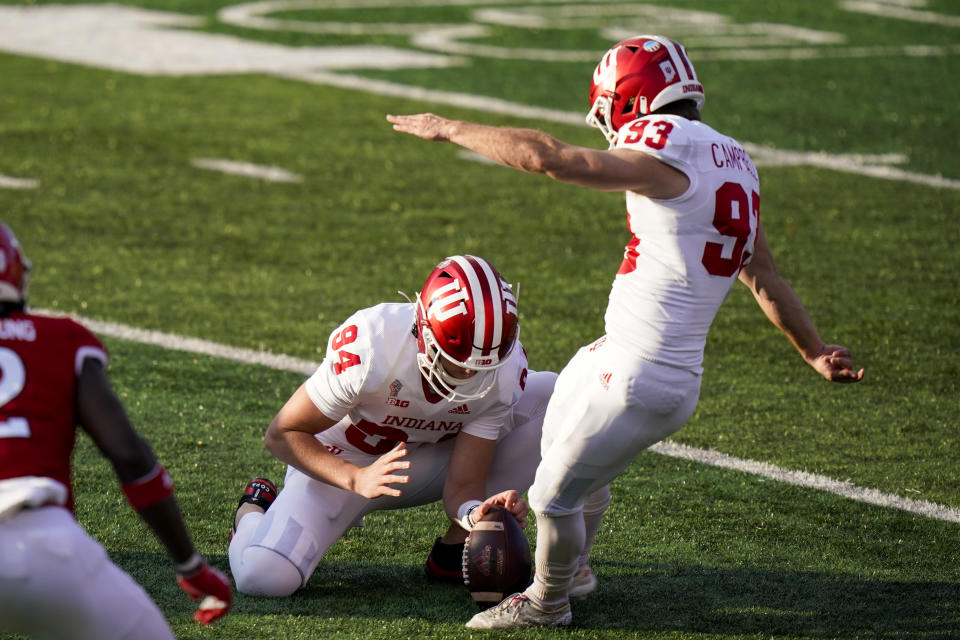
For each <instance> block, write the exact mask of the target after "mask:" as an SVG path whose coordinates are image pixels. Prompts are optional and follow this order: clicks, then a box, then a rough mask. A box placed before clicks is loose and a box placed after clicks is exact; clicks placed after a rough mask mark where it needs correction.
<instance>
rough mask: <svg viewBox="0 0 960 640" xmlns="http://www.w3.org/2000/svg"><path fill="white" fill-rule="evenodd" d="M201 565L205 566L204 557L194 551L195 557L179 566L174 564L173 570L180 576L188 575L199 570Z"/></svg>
mask: <svg viewBox="0 0 960 640" xmlns="http://www.w3.org/2000/svg"><path fill="white" fill-rule="evenodd" d="M201 564H203V556H201V555H200V554H199V553H197V552H196V551H194V552H193V555H192V556H190V557H189V558H187V559H186V560H184V561H183V562H181V563H179V564H178V563H176V562H174V563H173V570H174V571H176V572H177V573H178V574H180V575H187V574H190V573H193V572H194V571H196V570H197V569H199V568H200V565H201Z"/></svg>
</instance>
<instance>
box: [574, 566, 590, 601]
mask: <svg viewBox="0 0 960 640" xmlns="http://www.w3.org/2000/svg"><path fill="white" fill-rule="evenodd" d="M596 588H597V576H595V575H593V571H591V570H590V565H587V564H585V565H583V566H582V567H580V570H579V571H577V574H576V575H575V576H573V582H572V583H570V593H569V594H568V595H569V596H570V597H571V598H573V599H574V600H582V599H583V598H586V597H587V596H588V595H590V594H591V593H593V592H594V590H595V589H596Z"/></svg>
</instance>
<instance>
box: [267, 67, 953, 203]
mask: <svg viewBox="0 0 960 640" xmlns="http://www.w3.org/2000/svg"><path fill="white" fill-rule="evenodd" d="M283 75H285V76H287V77H289V78H291V79H296V80H301V81H303V82H310V83H313V84H319V85H330V86H334V87H339V88H342V89H351V90H357V91H366V92H368V93H373V94H376V95H382V96H390V97H394V98H403V99H407V100H419V101H421V102H431V103H435V104H443V105H448V106H452V107H461V108H465V109H474V110H476V111H485V112H487V113H497V114H500V115H508V116H516V117H518V118H528V119H532V120H542V121H545V122H556V123H560V124H567V125H575V126H584V127H585V126H587V124H586V122H585V121H584V115H585V114H584V113H578V112H573V111H560V110H559V109H546V108H543V107H531V106H529V105H525V104H518V103H516V102H509V101H507V100H501V99H499V98H490V97H487V96H478V95H471V94H468V93H455V92H450V91H439V90H436V89H424V88H423V87H414V86H410V85H404V84H398V83H396V82H389V81H386V80H373V79H370V78H364V77H361V76H355V75H351V74H344V73H330V72H327V71H305V72H293V73H286V74H283ZM398 113H400V112H399V111H398ZM743 146H744V148H745V149H747V151H749V152H750V155H751V156H753V160H754V161H755V162H756V164H757V165H758V166H785V165H808V166H814V167H821V168H824V169H832V170H833V171H841V172H844V173H853V174H857V175H862V176H869V177H871V178H880V179H882V180H899V181H903V182H913V183H916V184H922V185H926V186H928V187H934V188H937V189H953V190H955V191H960V180H957V179H955V178H945V177H943V176H938V175H929V174H924V173H916V172H913V171H906V170H903V169H897V168H893V167H890V166H889V165H890V164H896V163H899V162H905V161H906V160H907V158H906V156H903V155H899V154H881V155H863V154H830V153H826V152H823V151H790V150H783V149H774V148H773V147H765V146H762V145H758V144H753V143H749V142H745V143H744V145H743Z"/></svg>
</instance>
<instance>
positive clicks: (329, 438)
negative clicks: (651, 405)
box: [230, 255, 556, 596]
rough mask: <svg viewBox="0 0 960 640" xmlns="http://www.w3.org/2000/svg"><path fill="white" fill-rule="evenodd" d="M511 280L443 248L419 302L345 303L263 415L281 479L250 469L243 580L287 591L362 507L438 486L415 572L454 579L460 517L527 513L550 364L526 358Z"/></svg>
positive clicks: (462, 528)
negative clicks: (303, 367)
mask: <svg viewBox="0 0 960 640" xmlns="http://www.w3.org/2000/svg"><path fill="white" fill-rule="evenodd" d="M517 321H518V316H517V300H516V297H515V295H514V292H513V290H512V287H511V286H510V285H509V284H507V282H506V281H505V280H504V279H503V278H501V276H500V274H499V273H498V272H497V270H496V269H495V268H494V267H493V265H491V264H490V263H489V262H487V261H486V260H484V259H482V258H478V257H475V256H470V255H458V256H452V257H449V258H447V259H445V260H443V261H442V262H441V263H440V264H439V265H437V267H436V268H435V269H434V270H433V272H432V273H431V274H430V276H429V277H428V278H427V281H426V284H425V285H424V287H423V291H421V292H420V293H418V294H417V296H416V301H415V302H407V303H384V304H379V305H377V306H374V307H370V308H367V309H362V310H360V311H357V312H356V313H354V314H353V315H352V316H350V318H348V319H347V320H346V321H345V322H344V323H343V324H341V325H340V326H339V327H337V328H336V329H335V330H334V331H333V333H332V334H331V335H330V338H329V341H328V342H327V351H326V357H325V359H324V361H323V362H322V363H321V365H320V367H319V368H318V369H317V370H316V372H315V373H314V374H313V375H312V376H311V377H310V378H309V379H308V380H307V381H306V382H304V383H303V384H302V385H301V386H300V388H299V389H297V391H296V392H295V393H294V394H293V396H292V397H291V398H290V399H289V400H288V401H287V403H286V404H285V405H284V406H283V408H282V409H280V412H279V413H278V414H277V415H276V417H275V418H274V419H273V421H272V422H271V423H270V425H269V427H268V428H267V432H266V435H265V438H264V439H265V442H266V446H267V448H268V449H269V450H270V452H271V453H273V454H274V455H275V456H276V457H277V458H279V459H280V460H282V461H284V462H286V463H287V465H288V467H287V473H286V479H285V482H284V485H283V490H282V491H280V492H279V494H277V491H276V487H275V486H274V485H273V483H271V482H270V481H269V480H267V479H264V478H255V479H254V480H252V481H251V482H250V483H249V484H248V485H247V488H246V490H245V492H244V495H243V497H242V498H241V500H240V504H239V505H238V508H237V512H236V516H235V520H234V526H235V531H234V532H233V537H232V540H231V542H230V568H231V571H232V572H233V577H234V580H235V581H236V585H237V590H238V591H240V592H242V593H245V594H249V595H259V596H288V595H290V594H292V593H293V592H294V591H296V590H297V589H299V588H300V587H302V586H304V585H305V584H306V583H307V581H308V580H309V579H310V576H311V575H312V574H313V572H314V570H315V569H316V568H317V565H318V564H319V562H320V559H321V558H322V557H323V554H324V553H326V551H327V549H329V548H330V547H331V546H332V545H333V544H334V543H335V542H336V541H337V540H338V539H339V538H340V537H341V536H342V535H343V534H344V532H346V531H347V530H348V529H349V528H350V527H351V526H352V525H354V524H358V523H361V522H362V519H363V517H364V515H366V514H368V513H370V512H372V511H377V510H381V509H401V508H404V507H413V506H417V505H422V504H427V503H431V502H435V501H437V500H441V499H442V500H443V507H444V510H445V512H446V514H447V516H448V517H449V518H450V520H451V524H450V526H449V528H448V530H447V531H446V533H445V534H444V536H443V537H442V539H441V538H437V540H436V542H435V544H434V546H433V549H432V550H431V552H430V555H429V557H428V559H427V562H426V566H425V570H426V572H427V575H428V576H430V577H433V578H440V579H449V580H451V581H456V582H459V583H460V584H463V580H462V577H461V553H462V549H463V542H464V540H465V538H466V535H467V530H468V529H470V527H471V526H472V525H473V523H474V522H475V520H476V519H477V518H478V517H480V516H481V515H482V514H483V513H485V512H486V511H487V510H488V508H489V505H491V504H502V505H504V506H505V507H506V508H507V509H509V510H510V511H511V512H512V513H513V514H514V516H515V517H516V518H517V520H518V521H519V522H520V523H521V525H522V526H526V515H527V512H528V507H527V504H526V501H525V500H523V499H522V498H520V496H519V494H520V493H522V492H523V491H525V490H526V489H527V488H528V487H529V486H530V483H531V482H532V481H533V475H534V470H535V469H536V466H537V462H538V460H539V459H540V435H541V426H542V423H543V415H544V412H545V410H546V406H547V401H548V399H549V397H550V394H551V393H552V391H553V384H554V381H555V379H556V374H554V373H552V372H547V371H541V372H534V371H528V369H527V355H526V353H525V351H524V349H523V347H522V346H521V344H520V342H519V340H518V337H517V334H518V322H517Z"/></svg>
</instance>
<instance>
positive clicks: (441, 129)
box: [387, 113, 690, 198]
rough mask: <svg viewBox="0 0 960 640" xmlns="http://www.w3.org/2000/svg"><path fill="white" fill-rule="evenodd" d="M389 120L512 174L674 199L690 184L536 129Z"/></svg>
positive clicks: (643, 159) (435, 119) (622, 154)
mask: <svg viewBox="0 0 960 640" xmlns="http://www.w3.org/2000/svg"><path fill="white" fill-rule="evenodd" d="M387 121H388V122H390V123H392V124H393V128H394V130H396V131H400V132H402V133H409V134H411V135H414V136H417V137H419V138H423V139H424V140H432V141H435V142H452V143H454V144H457V145H460V146H461V147H464V148H466V149H470V150H471V151H474V152H476V153H479V154H480V155H482V156H484V157H486V158H489V159H490V160H493V161H494V162H498V163H500V164H502V165H505V166H508V167H511V168H513V169H519V170H520V171H526V172H527V173H538V174H542V175H545V176H549V177H550V178H553V179H554V180H559V181H560V182H567V183H570V184H576V185H579V186H582V187H588V188H590V189H596V190H598V191H636V192H637V193H640V194H642V195H645V196H649V197H651V198H675V197H677V196H679V195H681V194H682V193H683V192H684V191H686V189H687V186H688V185H689V184H690V181H689V178H687V176H686V174H684V173H683V172H682V171H679V170H677V169H674V168H673V167H671V166H669V165H667V164H664V163H663V162H660V161H659V160H657V159H656V158H654V157H653V156H650V155H647V154H646V153H643V152H641V151H634V150H630V149H613V150H611V151H600V150H598V149H591V148H589V147H579V146H576V145H571V144H567V143H566V142H563V141H562V140H559V139H557V138H555V137H553V136H551V135H549V134H547V133H544V132H542V131H537V130H536V129H521V128H513V127H492V126H488V125H482V124H477V123H474V122H466V121H464V120H448V119H447V118H443V117H440V116H437V115H434V114H432V113H420V114H416V115H408V116H397V115H388V116H387Z"/></svg>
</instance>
